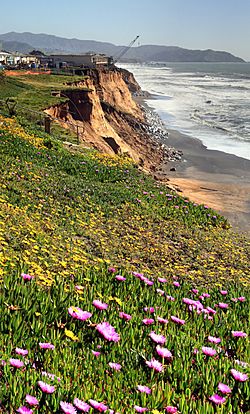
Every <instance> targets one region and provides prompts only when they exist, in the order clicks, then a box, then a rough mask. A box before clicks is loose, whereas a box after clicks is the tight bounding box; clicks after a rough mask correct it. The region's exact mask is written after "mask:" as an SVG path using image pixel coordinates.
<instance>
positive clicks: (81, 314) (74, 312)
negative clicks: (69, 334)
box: [68, 306, 92, 321]
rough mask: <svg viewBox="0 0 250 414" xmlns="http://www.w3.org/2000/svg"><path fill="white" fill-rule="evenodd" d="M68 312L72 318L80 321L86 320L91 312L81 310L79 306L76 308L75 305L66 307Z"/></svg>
mask: <svg viewBox="0 0 250 414" xmlns="http://www.w3.org/2000/svg"><path fill="white" fill-rule="evenodd" d="M68 312H69V314H70V316H72V318H74V319H79V320H80V321H86V320H87V319H89V318H91V316H92V313H90V312H87V311H83V310H82V309H81V308H78V307H76V306H71V307H70V308H69V309H68Z"/></svg>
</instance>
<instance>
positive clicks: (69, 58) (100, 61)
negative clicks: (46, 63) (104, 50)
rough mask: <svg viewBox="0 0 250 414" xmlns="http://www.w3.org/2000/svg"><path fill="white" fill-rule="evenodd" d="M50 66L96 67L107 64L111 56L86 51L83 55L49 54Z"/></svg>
mask: <svg viewBox="0 0 250 414" xmlns="http://www.w3.org/2000/svg"><path fill="white" fill-rule="evenodd" d="M50 59H51V60H52V66H54V67H56V68H62V67H69V66H73V67H82V68H96V67H97V66H108V65H109V64H110V61H111V58H110V57H109V56H106V55H103V54H96V53H86V54H85V55H51V56H50Z"/></svg>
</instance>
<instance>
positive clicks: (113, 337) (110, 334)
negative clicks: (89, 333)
mask: <svg viewBox="0 0 250 414" xmlns="http://www.w3.org/2000/svg"><path fill="white" fill-rule="evenodd" d="M96 330H97V331H98V332H99V333H100V334H101V335H102V336H103V337H104V338H105V339H107V341H113V342H118V341H119V340H120V335H118V333H117V332H116V331H115V328H114V327H113V326H111V325H110V324H109V323H108V322H102V323H99V324H98V325H97V326H96Z"/></svg>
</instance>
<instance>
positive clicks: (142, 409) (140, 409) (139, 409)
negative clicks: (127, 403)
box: [134, 405, 148, 413]
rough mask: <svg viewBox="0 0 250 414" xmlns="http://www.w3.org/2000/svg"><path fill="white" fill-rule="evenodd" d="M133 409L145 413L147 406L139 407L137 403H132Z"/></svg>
mask: <svg viewBox="0 0 250 414" xmlns="http://www.w3.org/2000/svg"><path fill="white" fill-rule="evenodd" d="M134 409H135V411H136V412H137V413H145V412H146V411H148V408H145V407H140V406H139V405H134Z"/></svg>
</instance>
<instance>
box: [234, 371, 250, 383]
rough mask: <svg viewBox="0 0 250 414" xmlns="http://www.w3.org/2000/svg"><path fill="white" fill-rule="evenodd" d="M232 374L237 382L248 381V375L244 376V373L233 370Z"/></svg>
mask: <svg viewBox="0 0 250 414" xmlns="http://www.w3.org/2000/svg"><path fill="white" fill-rule="evenodd" d="M230 372H231V374H232V376H233V377H234V379H235V380H236V381H239V382H245V381H247V380H248V375H247V374H243V372H240V371H237V370H236V369H231V371H230Z"/></svg>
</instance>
